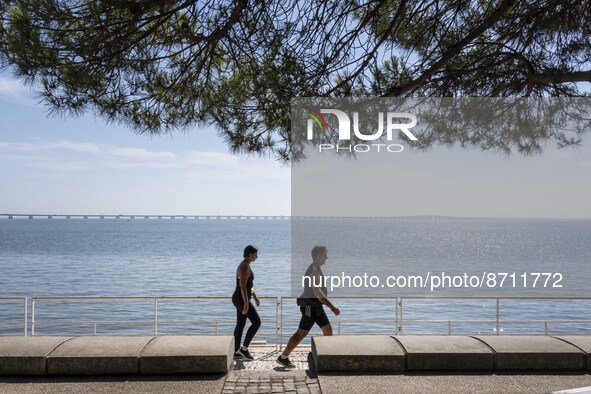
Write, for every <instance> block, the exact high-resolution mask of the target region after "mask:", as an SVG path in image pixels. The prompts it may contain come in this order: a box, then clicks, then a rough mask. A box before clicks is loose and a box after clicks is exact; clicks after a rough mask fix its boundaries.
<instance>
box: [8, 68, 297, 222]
mask: <svg viewBox="0 0 591 394" xmlns="http://www.w3.org/2000/svg"><path fill="white" fill-rule="evenodd" d="M36 101H37V100H35V99H34V96H33V95H32V94H31V93H30V92H29V89H27V88H24V87H22V86H21V84H20V83H19V82H18V81H15V80H13V79H11V78H10V76H9V75H7V74H3V75H2V74H0V119H1V121H0V184H1V185H2V186H1V190H2V192H1V193H0V213H54V214H59V213H71V214H80V213H87V214H96V213H105V214H188V215H192V214H193V215H197V214H198V215H202V214H222V215H224V214H226V215H238V214H241V215H289V213H290V169H289V167H287V166H285V165H281V164H279V163H278V162H276V161H275V160H274V159H272V158H258V157H245V156H235V155H232V154H230V153H228V152H227V148H226V147H225V146H224V145H223V144H222V142H221V141H220V139H219V138H218V137H217V135H216V132H215V131H214V130H207V129H195V130H191V131H189V132H187V133H182V132H179V133H175V134H173V135H166V136H161V137H149V136H145V135H137V134H134V133H133V132H131V131H130V130H128V129H126V128H125V127H122V126H117V125H106V124H105V122H104V121H103V120H102V119H95V118H94V117H93V116H92V115H89V116H85V117H83V118H78V119H75V118H57V117H48V116H47V111H46V108H45V107H44V106H43V105H40V104H36Z"/></svg>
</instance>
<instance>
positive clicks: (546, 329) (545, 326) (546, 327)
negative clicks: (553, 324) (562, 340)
mask: <svg viewBox="0 0 591 394" xmlns="http://www.w3.org/2000/svg"><path fill="white" fill-rule="evenodd" d="M544 335H548V321H545V322H544Z"/></svg>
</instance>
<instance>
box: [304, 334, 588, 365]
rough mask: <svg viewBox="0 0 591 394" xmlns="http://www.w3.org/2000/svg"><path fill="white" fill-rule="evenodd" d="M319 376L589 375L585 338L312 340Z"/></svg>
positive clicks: (376, 337) (377, 337) (357, 337)
mask: <svg viewBox="0 0 591 394" xmlns="http://www.w3.org/2000/svg"><path fill="white" fill-rule="evenodd" d="M312 354H313V357H314V363H315V366H316V369H317V371H319V372H360V371H368V372H369V371H371V372H405V371H478V372H486V371H491V372H492V371H581V372H583V371H590V370H591V336H554V337H553V336H542V335H537V336H534V335H519V336H505V335H501V336H492V335H491V336H436V335H400V336H387V335H350V336H334V337H314V338H313V339H312Z"/></svg>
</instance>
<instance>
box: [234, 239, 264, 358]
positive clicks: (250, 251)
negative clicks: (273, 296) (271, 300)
mask: <svg viewBox="0 0 591 394" xmlns="http://www.w3.org/2000/svg"><path fill="white" fill-rule="evenodd" d="M257 252H258V250H257V248H255V247H254V246H252V245H248V246H247V247H246V248H244V260H242V262H241V263H240V264H239V265H238V268H237V269H236V290H234V294H232V303H233V304H234V306H235V307H236V328H234V358H237V359H246V360H254V357H253V356H252V355H251V354H250V353H249V352H248V345H250V342H251V341H252V338H254V336H255V334H256V333H257V331H258V329H259V327H260V326H261V318H260V317H259V314H258V313H257V310H256V308H255V307H254V305H253V304H252V301H251V300H250V299H251V298H254V302H255V303H256V306H259V305H260V301H259V299H258V298H257V295H256V294H255V292H254V289H253V281H254V274H253V272H252V269H251V268H250V264H251V263H254V261H255V260H256V259H257V257H258V255H257ZM247 318H248V320H250V327H249V328H248V331H246V336H245V337H244V344H243V345H242V346H240V343H241V340H242V331H244V326H245V325H246V319H247Z"/></svg>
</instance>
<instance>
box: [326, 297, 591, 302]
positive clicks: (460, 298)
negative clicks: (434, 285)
mask: <svg viewBox="0 0 591 394" xmlns="http://www.w3.org/2000/svg"><path fill="white" fill-rule="evenodd" d="M331 298H333V297H331ZM399 298H400V299H401V300H497V299H498V300H501V301H502V300H531V301H535V300H540V301H543V300H558V301H560V300H572V301H576V300H581V301H583V300H590V301H591V297H520V296H514V297H511V296H507V297H478V296H474V297H469V296H466V297H461V296H449V297H444V296H441V297H439V296H408V297H407V296H403V297H399Z"/></svg>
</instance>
